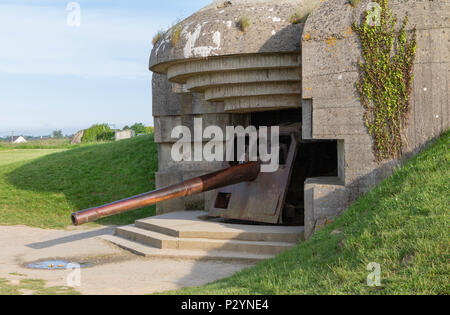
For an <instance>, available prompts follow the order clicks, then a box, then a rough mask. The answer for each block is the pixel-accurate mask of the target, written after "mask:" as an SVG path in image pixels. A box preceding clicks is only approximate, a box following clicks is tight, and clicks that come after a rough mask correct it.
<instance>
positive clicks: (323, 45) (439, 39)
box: [302, 0, 450, 236]
mask: <svg viewBox="0 0 450 315" xmlns="http://www.w3.org/2000/svg"><path fill="white" fill-rule="evenodd" d="M368 3H369V1H361V2H360V4H359V6H358V7H356V8H353V7H352V6H351V5H350V4H349V1H347V0H332V1H325V2H324V3H323V4H322V5H321V6H320V7H319V8H317V9H316V10H314V11H313V12H312V14H311V15H310V16H309V18H308V21H307V23H306V25H305V29H304V33H303V41H302V65H303V68H302V70H303V74H302V84H303V87H302V90H303V98H304V101H303V104H304V107H303V114H304V117H303V129H304V137H307V138H310V139H338V140H339V161H340V162H339V178H336V179H333V180H328V181H327V179H310V180H308V182H307V188H306V191H305V197H306V198H307V200H309V202H308V203H307V204H306V217H307V223H306V225H307V226H306V230H307V234H308V235H310V234H311V233H312V232H313V231H314V230H316V229H317V228H320V227H321V226H323V225H324V222H330V221H331V220H333V218H334V217H335V216H336V215H339V214H340V213H341V212H342V210H343V209H345V208H346V207H347V206H348V205H349V204H350V203H351V202H352V201H353V200H355V199H356V198H357V197H359V196H360V195H361V194H363V193H365V192H367V191H368V190H369V189H370V188H372V187H374V186H375V185H376V184H377V183H379V182H380V181H381V180H382V179H384V178H386V177H387V176H388V175H390V174H391V173H392V170H393V168H394V167H395V166H397V165H398V164H399V163H400V161H387V162H385V163H384V164H382V165H378V164H377V163H376V162H375V157H374V154H373V150H372V139H371V136H370V135H369V134H368V132H367V129H366V127H365V125H364V121H363V113H364V110H363V108H362V106H361V103H360V101H359V99H358V92H357V90H356V82H357V80H358V60H359V59H360V58H361V50H360V45H359V41H358V38H357V36H356V34H354V33H353V32H352V28H351V25H352V24H353V22H354V21H359V20H360V18H361V16H362V14H363V11H364V10H365V8H366V7H367V5H368ZM390 4H391V7H392V9H393V12H394V13H395V14H397V16H398V17H399V18H400V19H401V20H403V18H404V16H405V14H406V12H408V13H409V25H408V27H409V29H412V28H413V27H414V26H416V27H417V40H418V50H417V58H416V61H415V64H414V75H415V79H414V86H413V93H412V102H411V107H412V108H411V113H410V116H409V125H408V128H407V130H406V134H405V138H406V140H407V146H406V148H405V158H406V157H410V156H411V155H413V154H415V153H417V152H418V150H419V149H420V148H421V147H422V146H423V145H424V144H426V143H427V142H428V141H429V140H430V139H433V138H435V137H438V136H439V135H440V134H441V133H442V132H443V131H445V130H446V129H448V128H449V94H448V93H449V66H448V65H449V58H450V53H449V51H450V47H449V35H448V34H449V19H448V18H449V16H450V3H449V2H448V1H417V0H415V1H399V0H391V1H390ZM342 201H344V203H342ZM308 235H307V236H308Z"/></svg>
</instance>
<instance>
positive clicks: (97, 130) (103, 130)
mask: <svg viewBox="0 0 450 315" xmlns="http://www.w3.org/2000/svg"><path fill="white" fill-rule="evenodd" d="M112 140H114V130H112V129H111V128H110V127H109V126H108V125H107V124H100V125H93V126H92V127H90V128H89V129H86V130H85V131H84V135H83V138H81V142H83V143H85V142H97V141H112Z"/></svg>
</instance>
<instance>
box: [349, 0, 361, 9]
mask: <svg viewBox="0 0 450 315" xmlns="http://www.w3.org/2000/svg"><path fill="white" fill-rule="evenodd" d="M359 1H360V0H350V4H351V6H352V7H354V8H356V7H357V6H358V5H359Z"/></svg>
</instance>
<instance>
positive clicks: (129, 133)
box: [114, 130, 136, 141]
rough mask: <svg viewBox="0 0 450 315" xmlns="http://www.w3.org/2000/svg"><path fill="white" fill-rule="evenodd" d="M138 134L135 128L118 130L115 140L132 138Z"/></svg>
mask: <svg viewBox="0 0 450 315" xmlns="http://www.w3.org/2000/svg"><path fill="white" fill-rule="evenodd" d="M135 135H136V133H135V132H134V130H116V132H115V133H114V140H115V141H120V140H124V139H130V138H133V137H134V136H135Z"/></svg>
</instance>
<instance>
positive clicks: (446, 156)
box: [171, 132, 450, 295]
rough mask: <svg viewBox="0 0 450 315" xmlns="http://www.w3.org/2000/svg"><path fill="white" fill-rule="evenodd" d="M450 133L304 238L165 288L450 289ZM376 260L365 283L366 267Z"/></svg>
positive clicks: (260, 290) (277, 290)
mask: <svg viewBox="0 0 450 315" xmlns="http://www.w3.org/2000/svg"><path fill="white" fill-rule="evenodd" d="M449 147H450V132H446V133H445V134H444V135H443V136H442V137H441V138H440V139H439V140H438V141H437V142H436V143H434V144H433V145H432V146H431V147H430V148H428V149H427V150H425V151H423V152H421V153H420V154H419V155H418V156H416V157H415V158H413V159H412V160H411V161H409V162H408V163H406V164H405V165H404V166H403V167H402V168H401V169H398V170H396V172H395V173H394V175H393V176H392V177H391V178H389V179H387V180H385V181H384V182H383V183H381V185H379V186H378V187H377V188H375V189H374V190H372V191H371V192H369V193H368V194H367V195H366V196H364V197H362V198H360V199H359V200H358V201H357V202H355V203H354V204H353V205H352V206H351V207H350V208H349V209H348V211H347V212H346V213H345V214H344V215H343V216H341V217H340V218H339V219H337V220H336V222H334V223H333V224H331V225H330V226H328V227H326V228H325V229H324V230H322V231H320V232H318V233H316V235H315V236H313V237H312V239H310V240H309V241H307V242H304V243H301V244H299V245H298V246H297V247H295V248H294V249H292V250H290V251H288V252H286V253H284V254H282V255H279V256H277V257H276V258H274V259H271V260H268V261H265V262H262V263H260V264H258V265H257V266H256V267H254V268H251V269H247V270H244V271H242V272H240V273H238V274H236V275H234V276H232V277H231V278H228V279H224V280H221V281H218V282H216V283H213V284H210V285H206V286H202V287H196V288H186V289H182V290H179V291H175V292H171V294H223V295H230V294H449V293H450V270H449V268H450V265H449V259H450V256H449V244H450V240H449V226H450V222H449V219H448V214H449V207H448V205H449V204H450V200H449V199H450V195H449V191H450V151H449ZM371 262H376V263H379V264H380V265H381V286H380V287H369V286H368V285H367V277H368V275H369V273H370V272H369V271H367V269H366V268H367V266H368V264H369V263H371Z"/></svg>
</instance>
